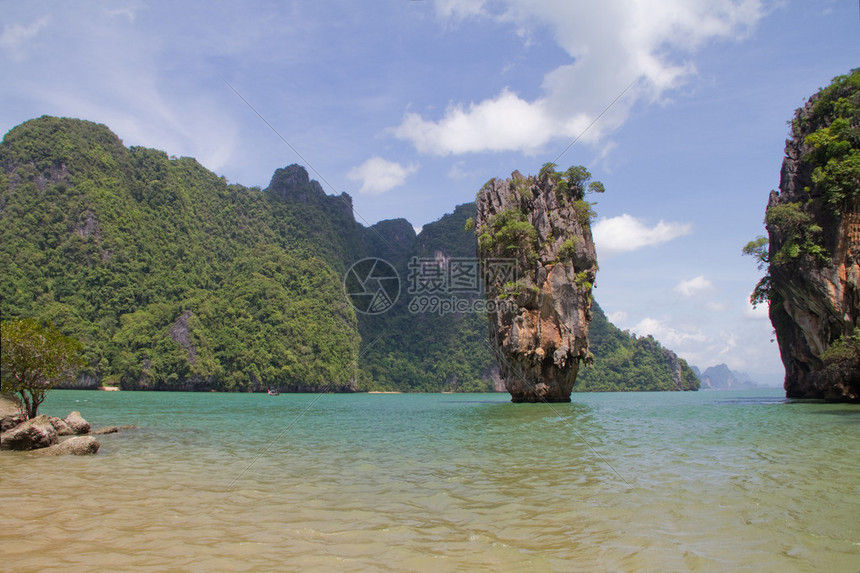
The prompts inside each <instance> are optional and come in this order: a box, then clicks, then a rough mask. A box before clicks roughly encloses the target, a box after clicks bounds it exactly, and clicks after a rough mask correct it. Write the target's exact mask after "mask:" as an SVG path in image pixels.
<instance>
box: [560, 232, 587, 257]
mask: <svg viewBox="0 0 860 573" xmlns="http://www.w3.org/2000/svg"><path fill="white" fill-rule="evenodd" d="M581 241H582V239H580V238H579V237H568V238H567V239H565V240H564V242H562V244H561V247H559V248H558V259H559V260H560V261H569V260H572V259H573V258H574V257H575V256H576V246H577V243H579V242H581Z"/></svg>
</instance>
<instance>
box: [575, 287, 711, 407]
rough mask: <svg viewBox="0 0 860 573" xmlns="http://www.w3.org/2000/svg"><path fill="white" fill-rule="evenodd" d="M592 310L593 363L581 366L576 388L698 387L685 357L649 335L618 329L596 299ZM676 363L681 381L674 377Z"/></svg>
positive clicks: (591, 346) (590, 342)
mask: <svg viewBox="0 0 860 573" xmlns="http://www.w3.org/2000/svg"><path fill="white" fill-rule="evenodd" d="M591 312H592V316H593V318H592V319H591V323H590V324H589V327H588V338H589V348H590V349H591V350H592V352H593V356H594V363H593V366H592V367H581V368H580V369H579V374H578V375H577V379H576V385H575V386H574V387H573V390H574V391H575V392H631V391H649V392H650V391H667V390H698V388H699V380H698V379H697V378H696V375H695V373H693V371H692V370H691V369H690V367H689V366H688V365H687V363H686V362H685V361H684V360H683V359H680V358H677V357H674V355H673V354H671V353H670V352H669V351H667V350H665V349H664V348H662V346H661V345H660V343H659V342H657V341H656V340H654V338H652V337H650V336H645V337H641V338H635V337H633V336H631V335H629V334H628V333H626V332H622V331H620V330H618V328H616V327H615V326H614V325H613V324H612V323H610V322H609V321H608V320H607V319H606V315H605V314H604V313H603V310H602V309H601V308H600V306H599V305H597V303H593V304H592V307H591ZM676 361H677V362H676ZM676 364H678V365H680V369H681V381H680V385H679V384H678V383H677V382H676V381H675V372H674V368H675V365H676ZM679 386H680V387H679Z"/></svg>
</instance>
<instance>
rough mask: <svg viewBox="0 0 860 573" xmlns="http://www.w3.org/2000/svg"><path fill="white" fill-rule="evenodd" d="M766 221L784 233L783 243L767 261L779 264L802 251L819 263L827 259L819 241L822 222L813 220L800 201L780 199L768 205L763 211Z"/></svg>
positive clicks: (799, 254) (790, 260) (784, 262)
mask: <svg viewBox="0 0 860 573" xmlns="http://www.w3.org/2000/svg"><path fill="white" fill-rule="evenodd" d="M765 223H767V225H768V226H772V227H774V228H775V229H777V230H779V231H780V232H781V233H783V234H784V236H785V240H784V241H783V244H782V246H781V247H780V248H779V250H777V252H776V253H774V255H773V257H772V259H769V261H770V262H773V263H776V264H778V265H784V264H789V263H791V262H792V261H795V260H796V259H797V258H798V257H800V256H801V255H808V256H810V257H812V258H813V259H814V260H817V261H819V262H822V263H827V262H828V261H829V260H830V259H829V256H828V254H827V251H826V249H825V248H824V247H823V246H822V245H821V232H822V228H821V226H820V225H817V224H815V223H814V222H813V219H812V215H810V214H809V213H808V212H806V211H805V210H804V209H803V207H802V206H801V205H800V203H782V204H780V205H774V206H773V207H770V208H769V209H768V210H767V214H766V215H765ZM758 240H759V239H756V241H758ZM754 242H755V241H754ZM747 246H750V245H749V244H748V245H747ZM753 248H755V245H753Z"/></svg>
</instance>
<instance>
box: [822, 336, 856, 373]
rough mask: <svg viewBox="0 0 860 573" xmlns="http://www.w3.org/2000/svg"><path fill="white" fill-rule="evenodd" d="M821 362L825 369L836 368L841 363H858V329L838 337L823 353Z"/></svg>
mask: <svg viewBox="0 0 860 573" xmlns="http://www.w3.org/2000/svg"><path fill="white" fill-rule="evenodd" d="M819 358H821V361H822V362H824V366H825V368H828V367H829V368H836V367H838V365H840V364H842V363H853V364H856V363H858V362H860V328H855V329H854V332H853V333H851V334H847V335H843V336H840V337H839V338H838V339H836V340H835V341H834V342H833V343H832V344H831V345H830V346H829V347H828V348H827V350H825V351H824V352H822V353H821V356H819Z"/></svg>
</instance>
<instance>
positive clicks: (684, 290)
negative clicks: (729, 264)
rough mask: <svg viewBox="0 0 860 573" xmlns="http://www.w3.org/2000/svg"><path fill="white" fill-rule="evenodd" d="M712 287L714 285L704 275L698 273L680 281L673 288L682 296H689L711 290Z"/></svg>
mask: <svg viewBox="0 0 860 573" xmlns="http://www.w3.org/2000/svg"><path fill="white" fill-rule="evenodd" d="M713 288H714V285H713V283H712V282H711V281H709V280H708V279H706V278H705V277H704V275H699V276H697V277H695V278H692V279H690V280H687V281H681V282H680V283H678V285H677V286H676V287H675V289H674V290H675V292H677V293H680V294H681V295H683V296H686V297H690V296H693V295H696V294H699V293H701V292H705V291H709V290H712V289H713Z"/></svg>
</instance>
